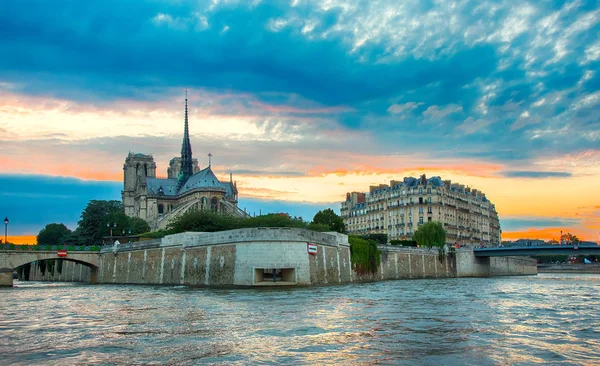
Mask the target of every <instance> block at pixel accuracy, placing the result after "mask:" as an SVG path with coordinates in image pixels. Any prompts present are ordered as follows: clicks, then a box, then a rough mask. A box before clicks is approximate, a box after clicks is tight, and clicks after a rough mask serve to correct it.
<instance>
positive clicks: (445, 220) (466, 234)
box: [341, 175, 501, 246]
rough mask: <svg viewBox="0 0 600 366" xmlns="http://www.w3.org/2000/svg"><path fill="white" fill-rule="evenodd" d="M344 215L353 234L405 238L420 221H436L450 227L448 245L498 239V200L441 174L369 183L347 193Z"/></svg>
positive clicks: (495, 242) (488, 243) (348, 228)
mask: <svg viewBox="0 0 600 366" xmlns="http://www.w3.org/2000/svg"><path fill="white" fill-rule="evenodd" d="M341 216H342V218H343V219H344V224H345V225H346V230H347V231H348V233H350V234H388V238H389V239H390V240H393V239H399V240H407V239H411V238H412V235H413V233H414V232H415V231H416V230H417V228H418V227H419V226H420V225H423V224H424V223H426V222H428V221H437V222H440V223H442V224H443V225H444V228H445V229H446V241H447V243H448V244H455V243H458V244H461V245H479V244H481V243H483V244H485V245H492V246H497V245H498V244H500V234H501V230H500V221H499V219H498V213H497V212H496V208H495V206H494V204H492V203H491V202H490V201H489V200H488V199H487V198H486V196H485V194H484V193H483V192H480V191H478V190H477V189H472V188H469V187H465V186H464V185H462V184H458V183H452V182H451V181H449V180H445V181H443V180H442V179H441V178H440V177H431V178H429V179H427V178H426V176H425V175H422V176H421V177H420V178H413V177H407V178H404V179H403V180H402V181H396V180H392V181H391V182H390V184H389V185H387V184H381V185H378V186H371V187H370V189H369V192H368V193H361V192H350V193H347V194H346V201H345V202H342V208H341Z"/></svg>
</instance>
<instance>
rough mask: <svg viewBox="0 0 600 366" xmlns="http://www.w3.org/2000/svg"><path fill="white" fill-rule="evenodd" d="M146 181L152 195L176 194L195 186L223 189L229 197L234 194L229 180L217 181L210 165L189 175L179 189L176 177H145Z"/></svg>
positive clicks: (183, 192)
mask: <svg viewBox="0 0 600 366" xmlns="http://www.w3.org/2000/svg"><path fill="white" fill-rule="evenodd" d="M146 182H147V186H148V193H149V194H152V195H158V194H161V193H162V194H164V195H165V196H177V195H182V194H185V193H187V192H189V191H191V190H194V189H196V188H200V189H202V188H220V189H223V190H224V191H225V195H226V196H228V197H231V196H233V195H234V191H233V190H234V188H233V185H232V184H231V182H219V179H218V178H217V176H216V175H215V173H213V171H212V170H211V169H210V166H209V167H207V168H204V169H202V170H201V171H199V172H198V173H196V174H194V175H192V176H191V177H189V179H188V180H187V181H186V182H185V183H183V184H182V185H181V188H179V190H178V189H177V183H178V180H177V179H176V178H171V179H163V178H147V179H146ZM161 190H162V192H161Z"/></svg>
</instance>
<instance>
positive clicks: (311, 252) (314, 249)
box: [306, 243, 317, 255]
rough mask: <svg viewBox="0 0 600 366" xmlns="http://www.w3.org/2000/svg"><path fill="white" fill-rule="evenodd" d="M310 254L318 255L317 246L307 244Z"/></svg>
mask: <svg viewBox="0 0 600 366" xmlns="http://www.w3.org/2000/svg"><path fill="white" fill-rule="evenodd" d="M306 249H307V250H308V254H312V255H317V244H311V243H306Z"/></svg>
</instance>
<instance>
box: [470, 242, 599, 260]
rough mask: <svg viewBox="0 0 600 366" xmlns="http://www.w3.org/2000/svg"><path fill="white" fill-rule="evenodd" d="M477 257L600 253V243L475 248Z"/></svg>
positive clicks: (474, 251)
mask: <svg viewBox="0 0 600 366" xmlns="http://www.w3.org/2000/svg"><path fill="white" fill-rule="evenodd" d="M473 253H474V254H475V257H518V256H523V257H525V256H527V257H531V256H548V255H573V256H577V255H600V245H594V244H581V245H540V246H530V247H529V246H528V247H502V248H475V249H473Z"/></svg>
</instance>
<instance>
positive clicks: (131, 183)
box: [121, 96, 247, 230]
mask: <svg viewBox="0 0 600 366" xmlns="http://www.w3.org/2000/svg"><path fill="white" fill-rule="evenodd" d="M210 156H211V155H210V154H209V157H210ZM123 172H124V178H123V191H122V192H121V195H122V199H123V207H124V208H125V213H126V214H127V215H128V216H131V217H139V218H142V219H144V220H146V222H148V224H149V225H150V227H151V228H152V230H158V229H164V228H166V227H167V225H168V223H169V222H170V221H171V220H173V219H174V218H176V217H177V216H179V215H181V214H183V213H185V212H187V211H189V210H194V209H196V210H211V211H212V212H216V213H228V214H233V215H236V216H247V215H246V213H245V212H244V211H242V210H240V209H239V208H238V207H237V203H238V190H237V185H236V183H235V182H234V181H233V177H232V176H231V174H230V176H229V181H228V182H221V181H219V179H218V178H217V177H216V176H215V174H214V173H213V171H212V170H211V165H210V160H209V164H208V166H207V167H206V168H204V169H200V167H199V166H198V160H197V159H194V158H192V146H191V142H190V136H189V125H188V109H187V96H186V99H185V121H184V134H183V143H182V146H181V157H175V158H173V159H171V161H170V163H169V168H168V169H167V178H157V177H156V163H155V162H154V157H153V156H152V155H145V154H140V153H131V152H130V153H129V155H128V156H127V158H126V159H125V164H124V165H123Z"/></svg>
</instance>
